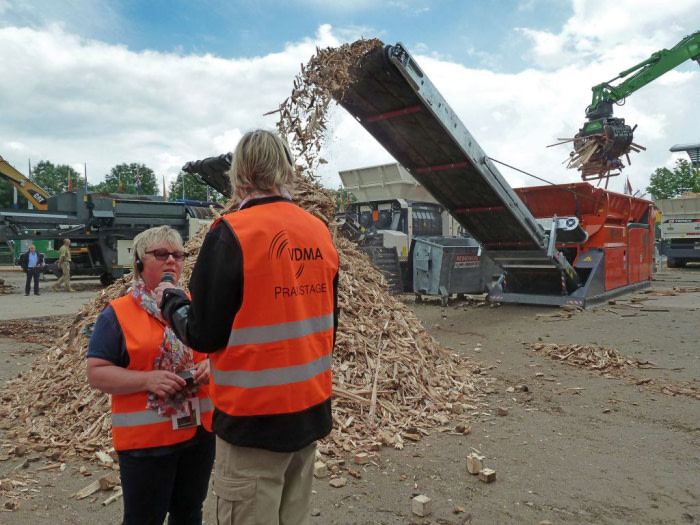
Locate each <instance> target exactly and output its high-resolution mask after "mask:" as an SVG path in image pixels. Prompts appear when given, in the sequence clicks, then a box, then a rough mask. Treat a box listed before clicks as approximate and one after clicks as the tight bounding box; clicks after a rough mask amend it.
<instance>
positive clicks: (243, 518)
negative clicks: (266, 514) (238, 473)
mask: <svg viewBox="0 0 700 525" xmlns="http://www.w3.org/2000/svg"><path fill="white" fill-rule="evenodd" d="M256 488H257V480H256V478H226V477H223V476H221V475H218V474H217V473H216V471H215V472H214V494H215V495H216V518H217V523H218V524H219V525H248V524H254V523H255V490H256Z"/></svg>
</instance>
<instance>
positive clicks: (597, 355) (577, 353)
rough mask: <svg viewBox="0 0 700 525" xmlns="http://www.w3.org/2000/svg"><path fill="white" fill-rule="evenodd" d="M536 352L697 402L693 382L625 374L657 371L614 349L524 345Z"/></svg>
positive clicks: (697, 390) (699, 390)
mask: <svg viewBox="0 0 700 525" xmlns="http://www.w3.org/2000/svg"><path fill="white" fill-rule="evenodd" d="M524 344H525V346H526V347H527V348H529V349H530V350H534V351H535V352H538V353H542V354H545V355H548V356H549V357H551V358H552V359H556V360H560V361H564V362H566V363H567V364H568V365H572V366H579V367H581V368H586V369H588V370H593V371H595V372H598V373H599V374H605V376H606V377H616V378H620V379H624V380H626V381H627V382H629V383H632V384H635V385H645V386H649V387H651V388H653V389H654V390H656V391H659V392H661V393H663V394H666V395H670V396H673V395H677V394H678V395H684V396H690V397H694V398H695V399H698V400H700V386H698V383H697V382H694V381H670V382H666V383H660V382H658V381H657V380H655V379H652V378H639V377H637V376H634V375H632V374H630V373H628V370H630V369H648V368H658V367H657V366H656V365H655V364H654V363H652V362H651V361H640V360H638V359H636V358H634V357H628V356H623V355H622V354H620V352H619V350H617V349H615V348H606V347H603V346H599V345H577V344H572V345H558V344H555V343H524Z"/></svg>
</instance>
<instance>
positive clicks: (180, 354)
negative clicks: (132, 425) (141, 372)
mask: <svg viewBox="0 0 700 525" xmlns="http://www.w3.org/2000/svg"><path fill="white" fill-rule="evenodd" d="M129 292H130V293H131V296H132V297H133V298H134V301H136V303H137V304H138V305H139V306H140V307H141V308H143V309H144V310H145V311H146V313H147V314H148V315H150V316H151V317H153V318H154V319H155V320H156V321H158V322H159V323H160V324H161V325H162V326H163V328H164V330H163V341H161V343H160V346H159V347H158V355H157V357H156V359H155V361H154V363H153V369H154V370H168V371H170V372H180V371H181V370H190V369H192V368H194V359H193V358H192V350H190V348H189V347H188V346H185V345H184V344H183V343H182V341H180V340H179V339H178V338H177V336H176V335H175V332H173V329H172V328H170V326H169V325H168V324H167V323H166V321H165V320H164V319H163V316H162V315H161V313H160V309H159V308H158V304H157V303H156V299H155V297H154V296H153V291H152V290H151V289H149V288H148V287H147V286H146V285H145V283H143V282H142V281H136V282H135V283H134V284H133V285H132V286H131V289H130V290H129ZM197 390H199V385H196V384H195V385H188V386H185V387H184V388H183V389H182V390H180V391H179V392H176V393H175V394H172V395H170V396H168V397H166V398H162V397H159V396H157V395H156V394H154V393H153V392H149V393H148V402H147V403H146V408H150V409H151V410H156V411H158V415H160V416H166V417H169V416H172V415H174V414H175V413H176V412H177V411H178V410H181V409H182V408H183V407H184V406H185V401H186V400H187V399H188V398H190V397H193V396H194V395H195V394H196V393H197Z"/></svg>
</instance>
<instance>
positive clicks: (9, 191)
mask: <svg viewBox="0 0 700 525" xmlns="http://www.w3.org/2000/svg"><path fill="white" fill-rule="evenodd" d="M14 189H15V187H14V186H13V185H12V184H10V183H9V182H7V181H4V180H0V209H3V208H12V207H13V206H14V195H15V194H14ZM17 207H18V208H19V209H24V210H26V209H27V199H25V198H24V196H23V195H22V194H21V193H19V192H17Z"/></svg>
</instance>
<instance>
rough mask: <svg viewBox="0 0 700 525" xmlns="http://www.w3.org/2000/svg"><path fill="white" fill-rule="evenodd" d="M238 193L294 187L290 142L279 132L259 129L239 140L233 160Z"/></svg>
mask: <svg viewBox="0 0 700 525" xmlns="http://www.w3.org/2000/svg"><path fill="white" fill-rule="evenodd" d="M229 175H230V177H231V186H232V188H233V192H234V195H236V196H238V197H244V196H245V195H248V194H250V193H253V192H256V191H258V192H269V191H271V190H275V189H276V190H278V191H280V192H284V191H285V190H286V191H287V192H289V193H291V191H292V189H293V187H294V160H293V159H292V154H291V152H290V151H289V146H287V143H286V142H285V141H284V140H283V139H282V138H281V137H280V136H279V135H276V134H275V133H272V132H270V131H265V130H262V129H256V130H254V131H249V132H248V133H246V134H245V135H243V138H241V140H240V141H239V142H238V145H237V146H236V150H235V151H234V152H233V159H232V161H231V171H230V172H229Z"/></svg>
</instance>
